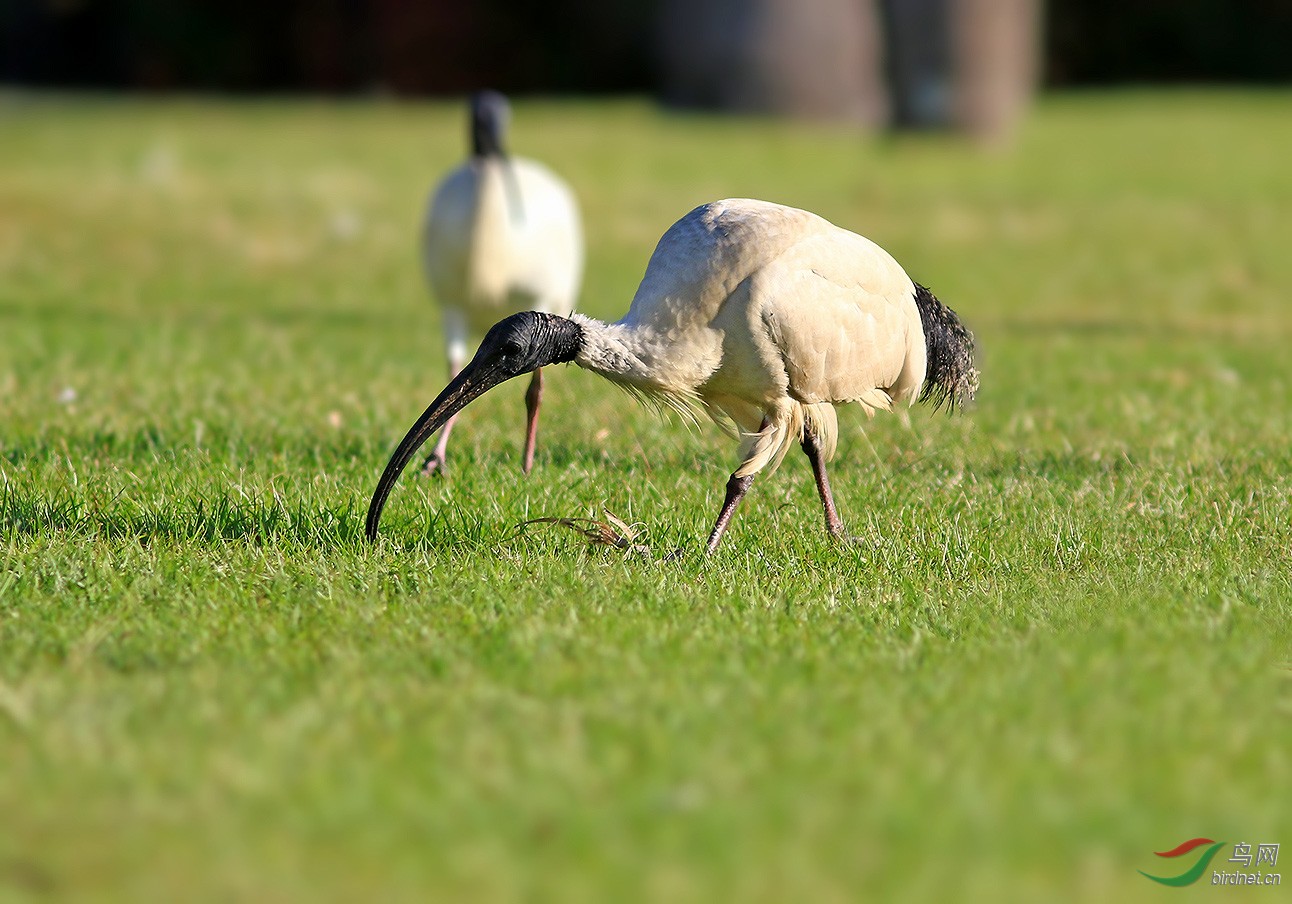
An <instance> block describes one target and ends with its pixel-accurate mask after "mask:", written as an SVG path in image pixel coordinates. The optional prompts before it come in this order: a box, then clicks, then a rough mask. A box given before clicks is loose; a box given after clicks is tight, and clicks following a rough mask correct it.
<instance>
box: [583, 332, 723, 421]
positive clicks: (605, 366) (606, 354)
mask: <svg viewBox="0 0 1292 904" xmlns="http://www.w3.org/2000/svg"><path fill="white" fill-rule="evenodd" d="M570 319H571V320H573V321H574V322H575V323H577V324H578V325H579V326H580V327H582V328H583V348H582V350H580V352H579V354H578V355H576V356H575V358H574V363H575V364H577V365H579V366H580V367H583V368H586V369H587V370H591V371H594V372H596V373H599V374H601V375H602V376H603V377H605V378H607V379H608V380H610V381H611V382H613V383H618V384H619V385H621V386H626V387H628V388H630V389H633V390H637V391H640V392H644V393H647V394H652V395H664V396H670V397H673V398H674V399H694V398H695V397H696V393H697V390H699V389H700V387H702V386H703V385H704V384H705V382H706V381H707V380H708V379H709V377H711V376H712V375H713V373H714V371H716V370H717V368H718V365H719V364H720V363H721V360H722V337H721V335H720V334H719V333H717V332H716V331H714V330H696V331H693V332H692V333H690V334H689V335H688V336H686V338H685V341H684V342H682V343H680V342H679V340H678V339H677V338H675V337H673V338H671V337H670V336H669V335H668V334H667V333H666V332H664V331H661V330H658V329H655V328H653V327H651V326H649V325H647V324H643V323H625V322H623V321H620V322H619V323H604V322H603V321H600V320H594V319H592V318H591V317H586V316H584V315H582V314H572V315H571V316H570ZM682 345H685V348H683V347H682ZM670 404H672V403H670Z"/></svg>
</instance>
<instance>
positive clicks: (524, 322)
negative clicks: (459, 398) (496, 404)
mask: <svg viewBox="0 0 1292 904" xmlns="http://www.w3.org/2000/svg"><path fill="white" fill-rule="evenodd" d="M582 347H583V329H582V328H581V327H580V326H579V325H578V324H577V323H575V322H574V321H573V320H569V319H567V318H565V317H558V316H556V315H555V314H544V313H541V312H539V311H522V312H521V313H519V314H512V315H511V316H510V317H506V318H504V319H502V320H500V321H498V322H497V323H495V324H494V325H493V326H492V327H490V328H489V332H487V333H485V337H484V341H483V342H481V343H480V348H479V350H477V351H476V356H475V358H473V359H472V361H471V364H470V365H468V367H470V366H472V365H474V364H475V363H476V362H477V361H479V362H482V364H483V362H484V361H485V360H488V361H490V362H491V364H490V365H489V366H490V367H492V368H495V369H496V371H497V373H498V374H499V375H500V382H501V380H510V379H511V378H512V377H519V376H520V375H521V374H527V373H529V372H530V371H532V370H536V369H537V368H540V367H543V366H544V365H547V364H565V363H566V362H568V361H573V360H574V356H575V355H577V354H578V353H579V349H580V348H582Z"/></svg>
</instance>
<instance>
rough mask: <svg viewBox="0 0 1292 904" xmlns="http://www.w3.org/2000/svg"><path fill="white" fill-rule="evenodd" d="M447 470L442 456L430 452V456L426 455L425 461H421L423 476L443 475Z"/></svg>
mask: <svg viewBox="0 0 1292 904" xmlns="http://www.w3.org/2000/svg"><path fill="white" fill-rule="evenodd" d="M447 470H448V468H447V466H446V462H445V460H444V457H443V456H441V455H438V454H434V453H432V454H431V455H430V457H428V458H427V459H426V461H425V462H423V463H422V476H423V477H430V476H431V475H433V474H434V475H439V476H440V477H443V476H444V474H445V472H446V471H447Z"/></svg>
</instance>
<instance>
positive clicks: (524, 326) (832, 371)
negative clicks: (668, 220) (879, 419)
mask: <svg viewBox="0 0 1292 904" xmlns="http://www.w3.org/2000/svg"><path fill="white" fill-rule="evenodd" d="M568 361H573V362H574V363H575V364H577V365H579V366H580V367H582V368H585V369H587V370H591V371H594V372H595V373H598V374H601V375H602V376H603V377H605V378H607V379H608V380H610V381H611V382H613V383H616V384H618V385H619V386H622V387H624V388H626V389H628V390H630V391H631V392H633V393H635V394H639V395H641V396H644V397H646V398H649V399H655V400H657V401H659V402H661V403H663V404H664V405H667V406H670V407H673V408H677V409H680V410H690V409H692V408H693V407H694V406H696V405H698V406H701V407H703V408H704V409H705V410H706V411H707V412H708V413H709V415H710V416H712V417H713V418H714V419H715V420H719V419H720V418H722V417H724V416H725V417H726V418H729V419H730V420H731V421H733V422H734V423H735V424H736V426H737V427H739V428H740V431H741V434H742V436H743V438H744V443H743V445H742V448H741V463H740V466H739V467H738V468H737V469H736V471H735V473H733V474H732V475H731V479H730V480H728V482H727V493H726V499H725V500H724V501H723V504H722V510H721V512H720V513H719V515H718V519H717V521H716V523H715V524H714V526H713V531H712V532H711V533H710V534H709V541H708V547H707V549H708V551H709V552H713V551H714V550H715V549H716V548H717V547H718V544H719V542H721V540H722V535H723V533H724V531H725V530H726V528H727V523H728V522H729V521H730V520H731V516H732V514H733V513H734V511H735V509H736V505H737V503H739V502H740V499H741V497H743V496H744V495H745V493H746V491H747V490H748V489H749V485H750V484H751V483H752V482H753V479H754V476H755V475H756V474H758V473H759V472H760V471H762V470H764V469H765V468H768V467H769V466H770V467H771V468H773V469H774V468H775V467H776V466H777V465H779V464H780V461H781V459H782V458H784V456H785V453H786V452H787V451H788V450H789V448H790V446H791V445H792V444H793V443H795V442H798V443H799V444H800V445H801V446H802V448H803V451H804V452H805V453H806V454H807V457H808V459H809V460H810V461H811V464H812V471H813V473H814V475H815V477H816V485H817V490H818V492H819V493H820V497H821V504H822V506H823V507H824V509H825V523H826V529H827V530H828V531H829V533H830V534H831V535H835V536H838V535H841V534H842V533H843V523H842V521H841V520H840V518H839V514H838V511H837V510H836V509H835V504H834V498H833V496H832V494H831V492H830V484H829V480H828V479H827V477H826V468H825V465H826V462H827V461H828V460H829V459H830V458H831V457H832V456H833V454H834V450H835V443H836V440H837V439H838V432H839V425H838V420H837V419H836V416H835V406H836V405H840V404H843V403H845V402H856V403H858V404H860V405H861V406H862V407H863V408H864V409H865V410H866V411H867V413H873V412H874V411H875V410H877V409H890V408H892V406H893V405H894V404H895V403H897V402H910V401H912V400H914V399H915V398H916V397H917V396H918V398H919V399H920V400H921V401H929V402H932V403H933V404H934V406H935V407H936V406H940V405H942V404H943V403H948V404H949V405H951V406H954V405H955V404H957V403H959V402H961V401H964V400H967V399H970V398H972V397H973V394H974V392H975V391H976V390H977V388H978V372H977V370H975V369H974V364H973V336H972V334H971V333H970V332H969V331H968V330H966V329H965V327H964V326H963V325H962V324H961V322H960V320H959V318H957V316H956V314H955V312H953V311H952V310H951V309H950V308H948V307H946V306H945V305H944V304H942V303H941V302H940V301H938V300H937V299H936V298H934V297H933V293H931V292H930V291H929V290H928V289H926V288H924V287H923V286H921V285H919V284H917V283H914V282H912V281H911V279H910V277H908V276H907V275H906V273H905V271H903V270H902V268H901V267H900V266H898V264H897V262H896V261H895V260H893V258H892V257H890V256H889V255H888V253H887V252H885V251H884V250H883V249H882V248H880V247H879V246H878V245H876V244H875V243H873V242H871V241H870V240H868V239H865V238H862V237H861V236H859V235H857V234H855V233H852V232H848V231H847V230H845V229H841V228H839V227H838V226H835V225H833V224H832V223H829V222H828V221H826V220H824V219H822V218H821V217H819V216H817V215H815V214H812V213H808V212H807V211H803V210H796V209H794V208H791V207H783V206H781V205H779V204H770V203H767V202H766V201H750V200H727V201H717V202H714V203H712V204H706V205H704V206H702V207H697V208H696V209H695V210H693V211H691V212H690V213H689V214H687V215H686V216H685V217H683V218H682V219H681V220H679V221H678V222H677V223H675V224H674V225H673V226H672V227H671V228H670V229H669V230H668V231H667V232H665V233H664V236H663V238H661V239H660V241H659V245H657V246H656V248H655V253H654V254H653V255H652V256H651V259H650V263H649V264H648V265H647V267H646V275H645V276H644V277H643V278H642V282H641V286H640V287H639V288H638V289H637V294H636V295H635V296H634V298H633V302H632V305H631V307H630V308H629V309H628V314H627V316H625V317H624V318H623V319H622V320H619V321H618V322H616V323H603V322H601V321H599V320H593V319H592V318H590V317H585V316H582V315H578V314H576V315H573V316H571V317H559V316H556V315H553V314H538V313H525V314H515V315H512V316H511V317H508V318H506V319H505V320H503V321H501V322H500V323H498V324H497V325H495V326H494V327H493V329H491V330H490V331H489V333H488V335H486V336H485V338H484V342H483V343H481V345H480V350H479V351H478V352H476V355H475V357H474V358H473V359H472V360H471V363H470V364H468V365H467V366H466V368H465V369H463V371H462V372H461V373H460V374H458V375H457V376H456V377H455V378H454V379H453V380H452V381H451V382H450V383H449V385H448V386H447V387H446V388H445V390H444V391H443V392H442V393H440V395H439V397H438V398H437V399H436V400H435V401H434V402H432V403H431V405H430V407H429V408H427V409H426V411H425V412H424V413H423V414H422V416H421V417H420V418H418V420H417V422H416V423H415V424H413V426H412V428H411V429H410V430H409V431H408V434H407V435H406V436H405V437H404V439H403V441H402V442H401V443H400V444H399V447H398V448H397V449H396V450H395V453H394V455H392V456H391V459H390V463H389V464H387V465H386V470H385V472H384V473H383V474H382V475H381V480H380V481H379V482H378V484H377V489H376V491H375V492H374V493H373V496H372V503H371V505H370V506H369V507H368V523H367V533H368V538H369V539H376V536H377V525H378V523H379V521H380V519H381V511H382V508H383V507H384V506H385V503H386V498H387V497H388V496H389V495H390V490H391V487H392V486H393V485H394V483H395V481H396V479H398V477H399V474H400V472H401V471H402V470H403V469H404V466H405V465H407V464H408V461H409V459H411V458H412V456H413V455H414V454H415V453H416V452H417V449H418V448H419V447H420V446H421V445H422V443H424V442H425V441H426V438H427V437H428V436H430V435H431V434H432V433H434V432H435V430H436V429H437V428H438V427H439V426H440V425H441V424H443V423H445V422H446V421H447V420H448V419H450V418H452V417H453V415H454V414H456V413H457V412H458V411H459V410H461V409H462V408H463V407H464V406H465V405H467V404H468V403H469V402H471V401H472V400H473V399H475V398H476V397H477V396H479V395H480V394H481V393H483V392H485V391H486V390H488V389H490V388H491V387H493V386H495V385H497V384H498V383H501V382H503V381H504V380H509V379H511V378H512V377H516V376H519V375H521V374H525V373H529V372H530V371H532V370H535V369H537V368H539V367H542V366H544V365H547V364H555V363H563V362H568Z"/></svg>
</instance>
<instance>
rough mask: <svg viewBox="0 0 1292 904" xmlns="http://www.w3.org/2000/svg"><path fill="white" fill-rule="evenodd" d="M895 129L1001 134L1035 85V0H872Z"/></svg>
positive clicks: (984, 135)
mask: <svg viewBox="0 0 1292 904" xmlns="http://www.w3.org/2000/svg"><path fill="white" fill-rule="evenodd" d="M880 5H881V7H882V10H883V18H884V34H885V44H886V47H887V50H888V63H887V67H886V68H887V72H888V77H889V86H890V93H891V96H892V110H893V117H892V124H893V126H894V127H895V128H898V129H904V128H948V127H955V128H960V129H963V130H964V131H967V132H969V133H970V134H973V135H975V136H978V137H980V138H984V139H987V140H993V139H999V138H1003V137H1004V136H1006V135H1008V134H1009V133H1010V131H1012V129H1013V127H1014V126H1015V125H1016V124H1017V122H1018V120H1019V119H1020V117H1021V116H1022V115H1023V112H1024V111H1025V110H1026V108H1027V105H1028V103H1029V101H1030V100H1031V97H1032V94H1033V92H1034V90H1035V87H1036V80H1037V73H1038V70H1039V47H1040V39H1041V37H1040V36H1041V0H880Z"/></svg>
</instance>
